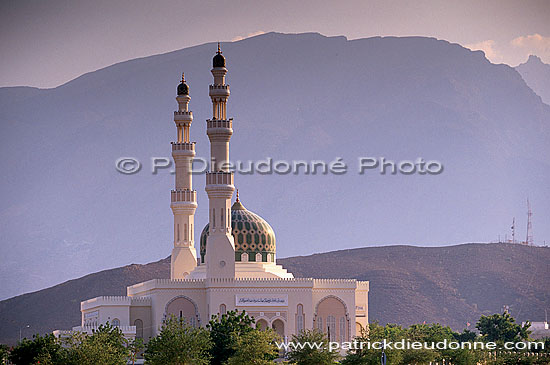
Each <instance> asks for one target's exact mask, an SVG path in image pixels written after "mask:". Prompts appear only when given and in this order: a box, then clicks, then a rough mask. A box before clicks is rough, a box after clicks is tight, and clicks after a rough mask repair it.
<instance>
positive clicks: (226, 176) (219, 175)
mask: <svg viewBox="0 0 550 365" xmlns="http://www.w3.org/2000/svg"><path fill="white" fill-rule="evenodd" d="M206 185H233V173H232V172H207V173H206Z"/></svg>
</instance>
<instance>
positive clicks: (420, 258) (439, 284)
mask: <svg viewBox="0 0 550 365" xmlns="http://www.w3.org/2000/svg"><path fill="white" fill-rule="evenodd" d="M549 261H550V248H548V247H526V246H521V245H510V244H465V245H458V246H448V247H413V246H387V247H369V248H360V249H353V250H342V251H334V252H328V253H322V254H315V255H310V256H299V257H291V258H286V259H281V260H278V262H279V263H280V264H282V265H283V266H284V267H285V268H287V269H289V270H290V271H291V272H293V273H294V274H295V276H296V277H316V278H356V279H359V280H369V281H370V293H369V302H370V308H369V317H370V320H371V321H374V320H379V321H380V322H382V323H386V322H392V323H399V324H403V325H409V324H411V323H421V322H423V321H426V322H439V323H443V324H446V325H450V326H452V327H454V328H455V329H457V330H462V328H463V327H464V326H465V324H466V322H470V323H475V321H476V320H477V318H479V316H480V315H481V314H492V313H495V312H499V311H501V310H502V306H503V305H509V306H510V311H511V313H512V314H513V315H514V316H515V317H516V318H517V319H518V320H520V321H523V320H527V319H529V320H539V321H540V320H542V319H543V315H544V309H545V308H546V305H547V303H549V302H550V282H548V280H546V278H548V277H550V266H549V265H548V262H549ZM169 264H170V260H169V258H168V259H164V260H161V261H157V262H154V263H151V264H147V265H130V266H125V267H122V268H117V269H112V270H106V271H102V272H98V273H95V274H90V275H87V276H84V277H82V278H79V279H76V280H71V281H68V282H65V283H63V284H59V285H56V286H54V287H52V288H48V289H44V290H41V291H38V292H34V293H29V294H25V295H21V296H18V297H15V298H11V299H8V300H4V301H2V302H0V324H1V326H0V343H2V342H14V341H15V340H16V339H17V336H18V334H19V327H20V326H21V327H22V326H24V325H26V324H31V329H28V330H25V331H26V333H25V335H26V336H30V335H31V334H32V333H34V332H36V331H40V332H47V331H51V330H54V329H67V328H71V327H72V326H74V325H78V324H79V323H80V306H79V303H80V301H81V300H85V299H89V298H92V297H94V296H98V295H125V289H126V286H127V285H131V284H135V283H138V282H141V281H145V280H149V279H153V278H167V277H169V275H170V274H169ZM327 268H330V270H328V269H327Z"/></svg>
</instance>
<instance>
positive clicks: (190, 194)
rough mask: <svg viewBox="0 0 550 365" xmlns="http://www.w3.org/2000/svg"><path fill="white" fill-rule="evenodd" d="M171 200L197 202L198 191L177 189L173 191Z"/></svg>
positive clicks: (175, 201)
mask: <svg viewBox="0 0 550 365" xmlns="http://www.w3.org/2000/svg"><path fill="white" fill-rule="evenodd" d="M170 193H171V202H172V203H177V202H190V203H195V202H196V201H197V191H196V190H188V189H176V190H172V191H171V192H170Z"/></svg>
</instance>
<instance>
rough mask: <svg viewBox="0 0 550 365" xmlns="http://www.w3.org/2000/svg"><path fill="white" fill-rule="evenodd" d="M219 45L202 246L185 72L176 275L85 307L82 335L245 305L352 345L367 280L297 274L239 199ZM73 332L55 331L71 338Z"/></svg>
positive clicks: (269, 322) (177, 155) (259, 316)
mask: <svg viewBox="0 0 550 365" xmlns="http://www.w3.org/2000/svg"><path fill="white" fill-rule="evenodd" d="M225 66H226V60H225V57H224V56H223V55H222V53H221V51H220V49H219V45H218V52H217V53H216V55H215V56H214V58H213V68H212V70H211V72H212V75H213V77H214V82H213V84H212V85H210V87H209V90H210V98H211V99H212V107H213V115H212V119H208V120H207V121H206V133H207V135H208V137H209V139H210V151H211V160H212V164H211V167H210V168H211V171H210V172H208V173H207V174H206V189H205V190H206V193H207V194H208V204H209V209H208V211H209V223H208V224H206V226H205V227H204V229H203V230H202V233H201V236H200V241H199V242H200V250H199V257H197V251H196V248H195V240H194V236H195V217H194V216H195V210H196V208H197V192H196V190H193V184H192V174H191V167H192V161H193V158H194V156H195V142H191V141H190V127H191V123H192V121H193V113H192V112H191V111H190V110H189V101H190V100H191V98H190V96H189V87H188V86H187V84H186V83H185V79H184V77H183V76H182V80H181V83H180V84H179V86H178V88H177V97H176V100H177V103H178V110H177V111H175V112H174V122H175V124H176V128H177V139H176V142H172V156H173V158H174V162H175V167H176V178H175V188H174V190H172V192H171V204H170V207H171V208H172V212H173V214H174V248H173V249H172V259H171V270H170V274H171V275H170V279H154V280H149V281H146V282H143V283H139V284H135V285H132V286H129V287H128V288H127V296H102V297H97V298H93V299H89V300H86V301H84V302H82V303H81V312H82V323H81V325H80V326H78V327H74V328H73V331H80V332H87V333H91V332H92V331H93V330H94V329H95V328H97V326H99V325H100V324H104V323H106V322H110V323H111V324H113V325H115V326H118V327H119V328H120V329H121V330H122V332H123V333H124V335H125V336H127V337H129V338H134V337H141V338H143V339H144V340H147V339H148V338H150V337H152V336H155V335H157V334H158V333H159V332H160V328H161V326H162V323H163V320H164V319H165V318H167V317H169V316H171V315H174V316H176V317H180V318H185V320H187V321H188V323H189V324H190V325H193V326H205V325H206V324H207V323H208V321H209V320H210V318H211V317H212V316H213V315H216V314H223V313H225V312H226V311H229V310H239V311H242V310H246V312H247V313H248V314H249V315H250V316H252V317H254V319H255V325H256V327H260V328H266V327H271V328H273V329H274V330H275V331H276V332H277V333H279V334H280V335H281V336H283V337H287V338H290V336H291V335H293V334H297V333H299V332H300V331H302V330H304V329H312V328H318V329H321V330H322V331H324V332H325V333H327V334H328V335H329V336H330V340H332V341H341V342H343V341H350V340H351V339H352V338H353V337H354V336H355V335H356V334H357V333H358V331H359V330H360V328H362V327H365V326H366V325H367V324H368V292H369V282H368V281H357V280H350V279H312V278H294V276H293V275H292V274H291V273H289V272H287V271H286V270H285V269H284V268H283V267H282V266H281V265H277V264H276V263H275V257H276V250H275V233H274V231H273V229H272V228H271V226H270V225H269V224H268V223H267V222H266V221H265V220H264V219H263V218H261V217H260V216H259V215H257V214H255V213H253V212H251V211H249V210H247V209H246V208H245V207H244V205H243V204H242V202H241V201H239V196H238V193H237V196H236V201H235V202H234V203H233V204H231V200H232V197H233V192H234V190H235V187H234V184H233V179H234V176H233V173H232V172H230V171H228V169H227V166H225V165H227V164H225V165H224V164H223V162H224V161H229V141H230V139H231V135H232V134H233V119H232V118H228V117H227V99H228V98H229V85H227V84H226V83H225V76H226V74H227V68H226V67H225ZM65 332H66V331H56V334H57V335H63V334H64V333H65Z"/></svg>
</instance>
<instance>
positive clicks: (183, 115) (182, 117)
mask: <svg viewBox="0 0 550 365" xmlns="http://www.w3.org/2000/svg"><path fill="white" fill-rule="evenodd" d="M191 121H193V112H189V111H188V112H179V111H175V112H174V122H176V123H178V122H191Z"/></svg>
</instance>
